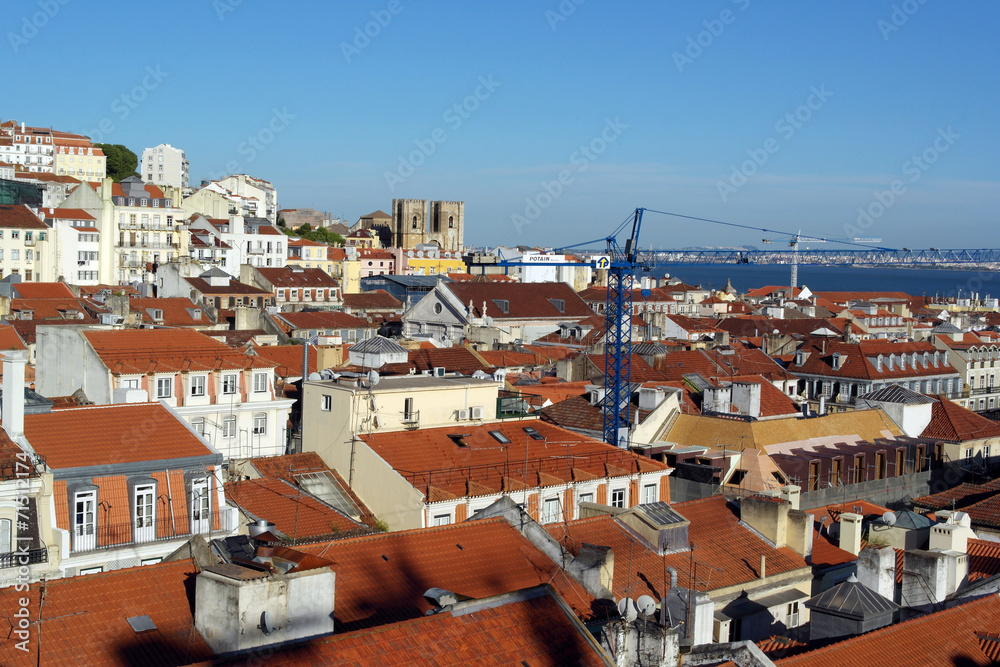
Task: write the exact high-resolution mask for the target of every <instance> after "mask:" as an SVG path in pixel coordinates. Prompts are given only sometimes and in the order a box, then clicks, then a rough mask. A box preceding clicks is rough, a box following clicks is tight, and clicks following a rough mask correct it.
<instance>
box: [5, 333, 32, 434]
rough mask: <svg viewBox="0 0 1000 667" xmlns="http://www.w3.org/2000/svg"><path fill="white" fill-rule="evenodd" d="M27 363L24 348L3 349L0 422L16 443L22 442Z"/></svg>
mask: <svg viewBox="0 0 1000 667" xmlns="http://www.w3.org/2000/svg"><path fill="white" fill-rule="evenodd" d="M27 363H28V353H27V352H25V351H24V350H6V351H4V357H3V402H2V404H0V424H2V425H3V430H4V431H6V432H7V435H8V436H10V439H11V440H13V441H14V442H16V443H18V444H22V443H24V366H25V364H27Z"/></svg>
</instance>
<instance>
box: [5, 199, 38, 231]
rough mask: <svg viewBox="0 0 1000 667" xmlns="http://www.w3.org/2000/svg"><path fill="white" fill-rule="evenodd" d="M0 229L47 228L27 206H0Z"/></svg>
mask: <svg viewBox="0 0 1000 667" xmlns="http://www.w3.org/2000/svg"><path fill="white" fill-rule="evenodd" d="M0 227H2V228H4V229H39V230H46V229H48V228H49V226H48V225H46V224H45V223H44V222H42V221H41V220H39V219H38V216H36V215H35V214H34V213H32V212H31V209H29V208H28V207H27V206H15V205H11V204H0Z"/></svg>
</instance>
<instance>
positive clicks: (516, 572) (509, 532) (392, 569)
mask: <svg viewBox="0 0 1000 667" xmlns="http://www.w3.org/2000/svg"><path fill="white" fill-rule="evenodd" d="M296 548H297V549H299V550H300V551H304V552H306V553H310V554H314V555H317V556H320V557H322V558H326V559H329V560H331V561H333V563H334V564H333V570H334V571H335V572H336V573H337V591H336V602H335V607H334V609H335V613H336V615H337V628H338V632H340V631H343V632H350V631H352V630H358V629H361V628H371V627H375V626H380V625H385V624H387V623H392V622H396V621H401V620H405V619H412V618H418V617H421V616H423V615H424V613H425V612H426V611H427V610H428V609H430V608H431V605H430V604H429V603H428V602H427V601H426V600H425V599H424V596H423V594H424V592H425V591H426V590H427V589H429V588H432V587H435V586H436V587H438V588H443V589H445V590H449V591H453V592H455V593H459V594H461V595H466V596H469V597H473V598H483V597H488V596H491V595H499V594H501V593H508V592H510V591H516V590H520V589H522V588H528V587H530V586H537V585H538V584H549V583H551V584H552V585H553V586H554V587H555V589H556V590H557V591H559V594H560V595H562V596H563V598H564V599H565V600H566V602H567V604H569V606H570V607H571V608H572V609H573V611H574V613H576V615H577V616H578V617H580V618H582V619H590V618H591V617H592V616H593V612H592V610H591V604H592V602H593V601H594V597H593V596H592V595H590V594H589V593H587V592H586V591H585V590H584V589H583V587H582V586H580V584H578V583H577V582H576V581H575V580H573V579H572V578H571V577H569V576H568V575H566V574H565V573H564V572H563V571H562V569H561V568H560V566H559V565H557V564H556V563H555V562H553V561H552V560H551V559H550V558H549V557H548V556H546V555H545V554H544V553H543V552H541V551H540V550H539V549H538V548H537V547H535V546H534V545H533V544H531V542H529V541H528V540H526V539H525V538H524V537H523V536H522V535H521V534H520V533H519V532H518V531H517V530H516V529H514V528H513V527H512V526H511V525H510V524H509V523H507V522H506V521H505V520H503V519H487V520H482V521H468V522H464V523H458V524H453V525H450V526H439V527H436V528H423V529H418V530H406V531H400V532H394V533H383V534H379V535H371V536H367V537H358V538H351V539H347V540H337V541H334V542H330V543H326V544H317V545H311V546H298V547H296ZM616 569H617V568H616Z"/></svg>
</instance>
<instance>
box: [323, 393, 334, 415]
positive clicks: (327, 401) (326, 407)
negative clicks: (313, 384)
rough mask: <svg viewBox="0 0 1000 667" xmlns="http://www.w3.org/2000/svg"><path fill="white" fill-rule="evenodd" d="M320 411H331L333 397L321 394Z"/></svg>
mask: <svg viewBox="0 0 1000 667" xmlns="http://www.w3.org/2000/svg"><path fill="white" fill-rule="evenodd" d="M322 410H323V412H330V410H333V396H330V395H329V394H323V407H322Z"/></svg>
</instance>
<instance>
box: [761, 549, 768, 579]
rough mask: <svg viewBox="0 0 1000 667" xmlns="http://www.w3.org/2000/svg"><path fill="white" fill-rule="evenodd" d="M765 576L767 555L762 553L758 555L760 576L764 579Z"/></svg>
mask: <svg viewBox="0 0 1000 667" xmlns="http://www.w3.org/2000/svg"><path fill="white" fill-rule="evenodd" d="M766 577H767V556H765V555H764V554H761V555H760V578H761V579H764V578H766Z"/></svg>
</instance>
